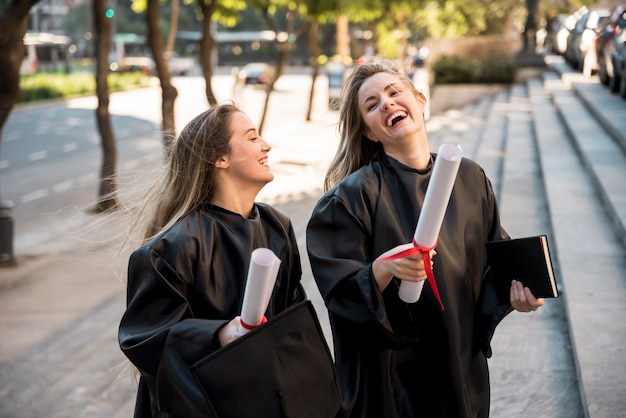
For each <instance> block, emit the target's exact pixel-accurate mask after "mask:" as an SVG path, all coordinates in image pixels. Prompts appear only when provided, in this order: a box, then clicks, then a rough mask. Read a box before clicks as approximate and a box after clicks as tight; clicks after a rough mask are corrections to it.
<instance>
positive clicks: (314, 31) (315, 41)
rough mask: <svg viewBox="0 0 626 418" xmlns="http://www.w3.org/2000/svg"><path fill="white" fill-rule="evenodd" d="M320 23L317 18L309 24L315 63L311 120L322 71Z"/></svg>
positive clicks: (308, 112)
mask: <svg viewBox="0 0 626 418" xmlns="http://www.w3.org/2000/svg"><path fill="white" fill-rule="evenodd" d="M319 29H320V24H319V22H318V21H317V20H311V22H310V25H309V47H310V48H311V55H312V56H311V63H312V64H313V74H312V75H311V92H310V93H309V106H308V108H307V111H306V121H307V122H308V121H310V120H311V114H312V113H313V102H314V101H315V82H316V81H317V76H318V75H319V73H320V63H319V56H320V53H321V48H320V38H319Z"/></svg>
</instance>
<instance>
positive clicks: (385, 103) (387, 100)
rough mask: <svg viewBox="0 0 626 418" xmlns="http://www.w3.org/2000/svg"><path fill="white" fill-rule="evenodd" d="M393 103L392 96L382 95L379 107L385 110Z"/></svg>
mask: <svg viewBox="0 0 626 418" xmlns="http://www.w3.org/2000/svg"><path fill="white" fill-rule="evenodd" d="M394 104H395V100H393V97H384V98H383V99H382V103H381V108H382V109H383V110H387V109H388V108H389V107H391V106H393V105H394Z"/></svg>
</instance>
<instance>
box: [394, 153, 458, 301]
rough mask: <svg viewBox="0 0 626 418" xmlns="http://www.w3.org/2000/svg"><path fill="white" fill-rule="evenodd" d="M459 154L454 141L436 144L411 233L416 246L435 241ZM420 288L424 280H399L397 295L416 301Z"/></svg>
mask: <svg viewBox="0 0 626 418" xmlns="http://www.w3.org/2000/svg"><path fill="white" fill-rule="evenodd" d="M462 157H463V150H462V149H461V147H460V146H459V145H457V144H442V145H441V146H440V147H439V151H438V152H437V158H436V159H435V166H434V167H433V174H432V176H431V178H430V182H429V184H428V188H427V189H426V196H425V197H424V206H423V207H422V211H421V213H420V217H419V219H418V221H417V226H416V227H415V233H414V235H413V240H414V241H415V243H416V244H417V246H418V247H421V248H430V247H432V246H433V245H435V243H436V242H437V238H438V237H439V230H440V229H441V224H442V222H443V216H444V215H445V213H446V208H447V207H448V202H449V201H450V195H451V194H452V187H453V186H454V180H455V179H456V175H457V173H458V171H459V165H460V164H461V158H462ZM410 245H412V244H407V246H410ZM422 287H424V280H422V281H419V282H408V281H404V280H403V281H402V283H400V290H399V291H398V295H399V296H400V299H402V300H403V301H404V302H407V303H413V302H417V300H418V299H419V298H420V295H421V293H422Z"/></svg>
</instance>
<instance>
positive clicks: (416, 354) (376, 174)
mask: <svg viewBox="0 0 626 418" xmlns="http://www.w3.org/2000/svg"><path fill="white" fill-rule="evenodd" d="M433 157H434V158H436V155H433ZM431 171H432V170H431V168H429V169H428V170H425V171H424V172H419V171H417V170H414V169H412V168H409V167H407V166H405V165H403V164H401V163H399V162H398V161H396V160H395V159H393V158H391V157H388V156H385V155H383V156H381V157H380V159H379V160H375V161H373V162H371V163H370V164H368V165H366V166H364V167H362V168H361V169H359V170H357V171H356V172H355V173H352V174H351V175H350V176H348V177H347V178H346V179H344V180H343V181H342V182H341V183H340V184H339V185H338V186H336V187H334V188H333V189H331V190H329V191H328V192H327V193H326V194H325V195H324V196H323V197H322V198H321V199H320V201H319V202H318V204H317V205H316V207H315V209H314V211H313V214H312V216H311V219H310V221H309V224H308V226H307V251H308V254H309V259H310V262H311V267H312V270H313V275H314V277H315V280H316V282H317V285H318V287H319V289H320V292H321V294H322V296H323V297H324V299H325V302H326V306H327V307H328V310H329V316H330V322H331V326H332V331H333V339H334V349H335V362H336V369H337V379H338V382H339V389H340V392H341V396H342V403H343V408H344V411H345V413H346V416H349V417H358V418H368V417H371V418H381V417H384V418H395V417H418V416H419V417H428V418H434V417H446V418H449V417H486V416H488V414H489V374H488V369H487V360H486V358H487V357H489V356H490V355H491V351H490V340H491V336H492V335H493V331H494V329H495V326H496V325H497V323H498V322H499V321H500V320H501V319H502V318H503V317H504V316H505V315H506V314H508V313H509V312H510V311H511V307H510V305H509V304H507V303H505V304H500V303H499V302H498V301H497V297H495V294H494V293H493V292H494V290H493V287H492V285H491V282H490V280H489V278H490V275H489V274H488V267H487V256H486V252H485V246H484V244H485V242H487V241H490V240H495V239H505V238H508V234H507V233H506V231H505V230H504V229H503V228H502V227H501V225H500V220H499V215H498V209H497V204H496V200H495V197H494V194H493V190H492V187H491V183H490V181H489V180H488V178H487V177H486V175H485V173H484V171H483V170H482V168H480V167H479V166H478V165H477V164H475V163H474V162H472V161H470V160H467V159H463V161H462V162H461V165H460V168H459V172H458V176H457V179H456V181H455V184H454V188H453V191H452V195H451V198H450V202H449V206H448V208H447V212H446V215H445V218H444V221H443V225H442V228H441V231H440V235H439V240H438V245H437V247H436V251H437V255H436V256H435V257H434V268H433V270H434V275H435V279H436V282H437V285H438V289H439V292H440V295H441V297H442V300H443V303H444V305H445V310H443V311H442V310H441V307H440V305H439V302H438V301H437V300H436V299H435V296H434V293H433V292H432V289H431V288H430V286H429V285H428V283H425V284H424V288H423V291H422V294H421V297H420V299H419V300H418V302H416V303H413V304H407V303H405V302H403V301H402V300H401V299H400V298H399V297H398V289H399V280H398V279H396V278H394V279H393V280H392V282H391V283H390V284H389V285H388V286H387V288H386V289H385V290H384V291H383V292H382V293H381V292H380V291H379V290H378V287H377V285H376V282H375V280H374V278H373V275H372V262H373V260H374V259H375V258H376V257H378V256H379V255H381V254H382V253H383V252H385V251H387V250H389V249H391V248H394V247H395V246H397V245H399V244H406V243H409V242H411V241H412V238H413V234H414V231H415V227H416V225H417V219H418V217H419V214H420V208H421V207H422V204H423V201H424V196H425V192H426V188H427V186H428V181H429V179H430V175H431Z"/></svg>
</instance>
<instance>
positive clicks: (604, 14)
mask: <svg viewBox="0 0 626 418" xmlns="http://www.w3.org/2000/svg"><path fill="white" fill-rule="evenodd" d="M610 15H611V11H610V10H609V9H594V10H587V11H586V12H585V13H583V14H582V15H581V16H580V18H579V19H578V21H577V22H576V26H575V27H574V29H573V30H572V31H571V33H570V36H569V38H568V39H567V49H566V51H565V58H566V59H567V61H568V62H569V63H570V65H571V66H572V67H573V68H576V69H583V63H584V60H585V56H586V55H587V52H588V51H589V48H590V46H591V43H592V41H593V38H594V37H595V34H596V33H595V29H596V28H597V27H598V26H599V25H600V24H601V22H602V21H603V20H604V19H606V18H608V17H609V16H610ZM593 58H595V56H592V55H590V59H593ZM591 64H592V63H591V62H590V63H589V64H588V65H591Z"/></svg>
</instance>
